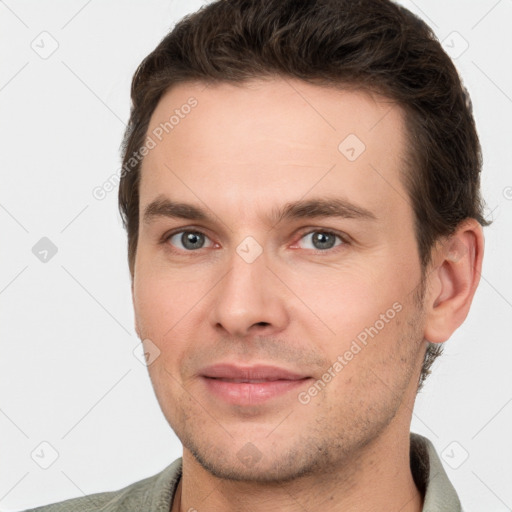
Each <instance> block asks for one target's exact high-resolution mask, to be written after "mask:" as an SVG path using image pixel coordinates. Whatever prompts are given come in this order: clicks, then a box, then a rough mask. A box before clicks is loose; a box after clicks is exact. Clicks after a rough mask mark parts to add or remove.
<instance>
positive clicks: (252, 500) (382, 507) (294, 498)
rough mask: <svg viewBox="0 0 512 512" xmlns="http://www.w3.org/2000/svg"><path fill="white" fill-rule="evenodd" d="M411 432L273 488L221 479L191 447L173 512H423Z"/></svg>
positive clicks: (388, 436) (390, 434)
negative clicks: (412, 460) (413, 465)
mask: <svg viewBox="0 0 512 512" xmlns="http://www.w3.org/2000/svg"><path fill="white" fill-rule="evenodd" d="M409 448H410V439H409V431H408V430H407V431H405V432H404V435H402V436H397V435H396V431H395V430H394V429H390V431H388V432H387V433H383V434H382V435H381V436H379V438H377V439H376V440H374V442H372V443H370V444H368V445H367V446H366V447H364V448H363V449H361V450H360V451H359V452H358V454H357V458H356V459H355V458H354V459H352V460H347V461H343V463H341V464H340V465H339V466H338V467H336V468H331V469H330V470H329V471H326V472H324V473H322V474H315V475H310V476H305V477H301V478H297V479H296V480H293V481H290V482H286V483H278V482H276V483H275V484H268V483H265V484H263V483H255V482H239V481H228V480H223V479H219V478H217V477H215V476H213V475H212V474H211V473H209V472H208V471H206V470H205V469H204V468H203V467H202V466H201V465H200V464H199V463H198V462H197V460H196V459H195V458H194V457H193V455H192V454H191V453H190V452H189V451H188V450H186V449H184V452H183V468H182V478H181V480H180V483H179V485H178V488H177V490H176V495H175V496H176V498H175V500H174V504H173V507H172V510H171V512H189V511H201V510H208V511H209V512H217V511H218V512H221V511H222V512H242V511H245V510H251V511H254V512H260V511H261V512H263V511H265V512H266V511H267V510H268V509H269V504H271V505H272V509H274V510H280V511H283V512H299V511H300V512H303V511H304V510H322V511H323V512H338V511H342V510H343V511H344V512H351V511H354V512H355V511H358V512H360V511H362V510H364V511H365V512H377V511H378V512H387V511H389V512H396V511H398V510H400V512H420V511H421V510H422V506H423V496H422V495H421V494H420V492H419V491H418V489H417V488H416V486H415V484H414V480H413V477H412V473H411V469H410V455H409Z"/></svg>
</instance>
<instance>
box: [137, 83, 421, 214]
mask: <svg viewBox="0 0 512 512" xmlns="http://www.w3.org/2000/svg"><path fill="white" fill-rule="evenodd" d="M147 135H148V137H150V138H151V139H152V140H153V142H154V148H153V149H152V150H151V151H150V152H149V154H147V156H145V157H144V160H143V163H142V176H141V186H140V198H141V199H140V208H141V210H142V209H143V208H144V206H145V205H146V206H147V204H148V203H149V202H150V201H151V200H154V198H155V197H156V196H157V195H162V194H163V195H168V196H173V197H174V198H176V197H177V196H179V197H180V198H181V199H182V198H187V199H188V200H189V201H190V202H193V203H195V204H198V202H200V201H202V202H203V203H206V204H207V205H208V204H209V203H210V202H215V201H217V202H218V201H219V198H222V205H216V206H217V208H218V207H219V206H222V207H226V208H227V207H228V206H233V207H234V208H236V209H237V211H239V212H240V214H241V215H245V214H248V212H249V211H250V210H251V207H252V205H255V206H257V210H258V211H260V210H261V205H264V204H266V203H268V202H272V203H274V204H282V203H285V202H287V201H292V200H297V199H299V198H300V197H305V196H306V195H307V194H309V193H310V194H312V195H315V196H318V195H322V194H323V195H325V194H328V195H330V196H332V195H335V196H340V197H342V198H343V199H350V200H351V201H352V202H353V203H356V204H359V205H361V206H362V207H363V208H367V209H369V210H370V209H371V210H373V211H378V210H379V209H386V208H387V209H395V210H400V209H401V210H402V214H403V213H404V212H406V210H409V211H408V212H407V213H409V214H410V211H411V210H410V205H409V204H408V197H407V193H406V191H405V190H404V187H403V184H402V180H401V178H400V170H401V169H403V168H404V165H405V164H404V155H405V153H406V147H407V146H406V144H407V143H406V134H405V122H404V114H403V111H402V109H401V108H400V107H399V106H398V105H396V104H395V103H393V102H392V101H391V100H389V99H387V98H384V97H382V96H378V95H372V94H370V93H368V92H365V91H362V90H348V89H347V90H339V89H333V88H326V87H320V86H316V85H312V84H308V83H305V82H302V81H299V80H292V79H273V80H254V81H251V82H248V83H244V84H238V85H232V84H228V83H220V84H214V85H209V86H206V85H205V84H202V83H187V84H180V85H178V86H174V87H173V88H172V89H171V90H169V91H168V92H167V93H166V94H165V95H164V96H163V97H162V98H161V100H160V102H159V104H158V105H157V108H156V109H155V111H154V113H153V115H152V117H151V120H150V124H149V128H148V132H147ZM198 200H200V201H198Z"/></svg>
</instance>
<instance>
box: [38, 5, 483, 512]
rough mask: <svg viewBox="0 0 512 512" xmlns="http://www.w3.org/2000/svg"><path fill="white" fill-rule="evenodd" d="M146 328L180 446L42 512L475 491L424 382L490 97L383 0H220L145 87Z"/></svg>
mask: <svg viewBox="0 0 512 512" xmlns="http://www.w3.org/2000/svg"><path fill="white" fill-rule="evenodd" d="M132 101H133V106H132V111H131V117H130V123H129V127H128V129H127V132H126V135H125V140H124V145H123V175H122V180H121V183H120V190H119V204H120V211H121V214H122V217H123V220H124V222H125V225H126V227H127V231H128V260H129V268H130V273H131V277H132V293H133V304H134V309H135V317H136V330H137V334H138V335H139V337H140V338H141V340H142V342H143V344H144V348H145V352H146V354H147V358H148V369H149V374H150V377H151V380H152V383H153V386H154V389H155V393H156V396H157V398H158V401H159V404H160V406H161V408H162V411H163V413H164V415H165V417H166V418H167V420H168V422H169V424H170V425H171V427H172V428H173V430H174V431H175V432H176V434H177V436H178V437H179V438H180V440H181V442H182V444H183V457H182V458H180V459H178V460H176V461H174V462H173V463H172V464H170V465H169V466H168V467H167V468H165V469H164V470H163V471H162V472H161V473H159V474H157V475H155V476H153V477H149V478H147V479H145V480H142V481H140V482H137V483H134V484H132V485H130V486H128V487H126V488H125V489H122V490H119V491H114V492H108V493H102V494H95V495H91V496H86V497H82V498H77V499H74V500H68V501H66V502H62V503H60V504H54V505H49V506H47V507H42V508H39V509H36V510H41V511H42V510H44V511H48V512H50V511H60V510H62V511H64V510H66V511H67V510H74V511H75V510H76V511H78V510H89V511H92V510H102V511H105V512H107V511H135V510H137V511H139V510H141V511H142V510H144V511H159V512H160V511H169V510H171V511H172V512H178V511H189V512H190V511H199V512H201V511H203V510H205V511H206V510H207V511H209V512H215V511H223V512H226V511H246V510H251V511H263V510H265V511H267V510H279V511H299V510H300V511H304V510H308V511H317V510H322V511H326V512H328V511H374V510H375V511H377V510H378V511H381V512H382V511H389V512H391V511H393V512H396V511H401V512H413V511H414V512H418V511H424V512H433V511H441V510H442V511H458V510H461V505H460V501H459V499H458V497H457V494H456V492H455V490H454V489H453V487H452V485H451V484H450V482H449V480H448V478H447V476H446V474H445V472H444V470H443V468H442V465H441V462H440V460H439V458H438V456H437V454H436V452H435V450H434V448H433V445H432V444H431V443H430V441H428V440H427V439H426V438H424V437H422V436H419V435H416V434H414V433H411V432H410V423H411V415H412V410H413V406H414V401H415V397H416V394H417V391H418V389H420V388H421V385H422V384H423V382H424V379H425V378H426V376H427V375H428V374H429V372H430V366H431V364H432V362H433V360H434V359H435V357H436V356H438V355H439V354H440V351H441V350H440V347H441V346H442V343H444V342H445V341H446V340H447V339H448V338H449V337H450V336H451V334H452V333H453V332H454V330H455V329H456V328H457V327H459V326H460V325H461V323H462V322H463V321H464V319H465V318H466V316H467V314H468V311H469V308H470V305H471V302H472V299H473V296H474V293H475V290H476V287H477V285H478V281H479V276H480V270H481V265H482V256H483V245H484V243H483V235H482V226H485V225H486V224H487V222H486V221H485V220H484V218H483V215H482V201H481V198H480V192H479V175H480V169H481V156H480V146H479V142H478V137H477V134H476V130H475V126H474V121H473V118H472V114H471V104H470V101H469V97H468V95H467V94H466V92H465V89H464V88H463V86H462V85H461V82H460V79H459V77H458V75H457V72H456V70H455V68H454V66H453V64H452V63H451V61H450V59H449V58H448V57H447V55H446V54H445V53H444V52H443V50H442V48H441V46H440V44H439V43H438V41H437V40H436V39H435V37H434V36H433V34H432V32H431V31H430V29H429V28H428V27H427V26H426V25H425V24H424V23H423V22H422V21H420V20H419V19H418V18H416V17H415V16H414V15H412V14H411V13H410V12H408V11H407V10H406V9H404V8H402V7H398V6H397V5H395V4H393V3H391V2H389V1H383V0H361V1H357V2H356V1H353V0H304V1H301V2H296V1H295V0H219V1H216V2H213V3H210V4H209V5H207V6H205V7H204V8H202V9H201V10H200V11H198V12H197V13H195V14H194V15H191V16H188V17H186V18H185V19H184V20H182V21H181V22H180V23H179V24H178V25H177V26H176V27H175V28H174V29H173V30H172V32H171V33H170V34H169V35H168V36H167V37H166V38H165V39H164V40H163V41H162V42H161V43H160V44H159V46H158V47H157V48H156V49H155V50H154V51H153V52H152V53H151V54H150V55H149V56H148V57H147V58H146V59H145V60H144V61H143V62H142V64H141V65H140V67H139V69H138V70H137V72H136V74H135V76H134V79H133V84H132Z"/></svg>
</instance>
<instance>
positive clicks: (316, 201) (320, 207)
mask: <svg viewBox="0 0 512 512" xmlns="http://www.w3.org/2000/svg"><path fill="white" fill-rule="evenodd" d="M318 217H339V218H344V219H360V220H373V221H375V220H377V217H376V215H375V214H374V213H373V212H371V211H370V210H368V209H366V208H363V207H361V206H358V205H355V204H353V203H351V202H350V201H347V200H345V199H341V198H325V197H322V198H313V199H308V200H304V199H302V200H298V201H293V202H289V203H285V204H284V205H283V206H280V207H275V208H273V209H272V210H271V214H270V216H269V221H270V222H271V223H273V224H278V223H279V222H281V221H283V220H288V221H290V220H296V219H308V218H318ZM157 218H178V219H187V220H194V221H209V222H212V223H213V222H214V220H215V216H214V215H211V214H210V213H209V212H208V211H207V210H206V209H203V208H202V207H199V206H195V205H193V204H189V203H183V202H179V201H173V200H171V199H169V198H167V197H164V196H159V197H158V198H156V199H155V200H154V201H152V202H151V203H150V204H148V205H147V206H146V208H145V209H144V214H143V221H144V223H145V224H151V223H152V222H153V221H154V220H155V219H157Z"/></svg>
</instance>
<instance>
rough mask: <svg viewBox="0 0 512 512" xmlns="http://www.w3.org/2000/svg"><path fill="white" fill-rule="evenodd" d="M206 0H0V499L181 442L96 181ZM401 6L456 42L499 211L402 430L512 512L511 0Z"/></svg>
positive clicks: (134, 462)
mask: <svg viewBox="0 0 512 512" xmlns="http://www.w3.org/2000/svg"><path fill="white" fill-rule="evenodd" d="M202 3H203V2H201V1H189V0H186V1H185V0H179V1H178V0H175V1H170V0H168V1H162V0H151V1H144V2H143V1H142V0H140V1H137V2H128V1H124V2H123V1H121V0H108V1H102V2H100V1H99V0H89V1H84V0H73V1H69V0H68V1H63V0H62V1H44V2H43V1H35V0H32V1H25V2H22V1H19V0H5V1H0V52H1V54H0V63H1V64H0V141H1V142H0V143H1V151H0V172H1V176H2V186H1V188H0V233H1V244H0V246H1V253H0V254H1V258H2V259H1V265H0V315H1V316H0V329H1V332H0V339H1V343H2V345H1V357H0V379H1V380H0V428H1V434H2V435H1V439H2V446H1V452H0V453H1V459H0V460H1V462H0V508H1V509H2V510H4V511H14V510H19V509H23V508H27V507H32V506H36V505H41V504H45V503H49V502H54V501H60V500H63V499H66V498H71V497H75V496H81V495H83V494H90V493H93V492H99V491H103V490H114V489H116V488H120V487H123V486H125V485H127V484H129V483H131V482H134V481H136V480H139V479H141V478H144V477H147V476H150V475H152V474H154V473H156V472H158V471H160V470H161V469H162V468H163V467H165V466H166V465H168V464H169V463H170V462H171V461H172V460H174V459H175V458H177V457H179V456H180V455H181V445H180V443H179V441H178V439H177V438H176V437H175V435H174V433H173V432H172V431H171V429H170V427H169V426H168V424H167V422H166V420H165V419H164V417H163V415H162V413H161V411H160V409H159V406H158V404H157V401H156V398H155V396H154V393H153V390H152V387H151V384H150V381H149V377H148V375H147V369H146V367H145V366H144V365H143V364H142V363H141V362H140V360H139V359H137V357H136V355H134V353H133V351H134V349H135V348H136V347H137V345H138V343H139V342H138V339H137V337H136V334H135V331H134V328H133V313H132V304H131V297H130V281H129V273H128V267H127V263H126V248H125V241H126V238H125V232H124V231H123V229H122V227H121V219H120V216H119V214H118V211H117V189H115V190H113V191H112V192H110V193H109V194H107V197H106V198H105V199H103V200H101V201H100V200H97V199H95V198H94V197H93V195H92V191H93V189H94V188H95V187H97V186H101V185H102V184H103V183H104V182H105V181H107V180H108V179H109V178H110V177H111V176H112V175H114V174H115V173H116V172H118V170H119V167H120V161H119V154H118V147H119V144H120V141H121V137H122V134H123V129H124V126H125V125H124V123H125V122H126V121H127V119H128V113H129V87H130V81H131V77H132V75H133V73H134V71H135V69H136V67H137V65H138V64H139V62H140V61H141V60H142V58H143V57H144V56H146V55H147V53H149V52H150V51H151V50H152V49H153V48H154V47H155V46H156V44H157V43H158V42H159V41H160V40H161V39H162V37H163V36H164V35H165V34H166V32H167V31H168V30H169V29H170V28H171V27H172V25H173V24H174V23H175V22H176V21H177V20H178V19H180V18H181V17H182V16H183V15H184V14H185V13H187V12H189V11H193V10H196V9H197V8H198V7H199V6H200V5H202ZM403 4H404V5H405V6H407V7H408V8H410V9H411V10H412V11H414V12H416V13H418V14H419V15H420V16H421V17H423V18H424V19H425V20H426V21H427V22H428V23H429V24H430V25H431V26H432V28H433V29H434V30H435V32H436V34H437V35H438V37H439V38H440V39H441V40H444V41H445V45H446V48H447V49H448V51H450V52H451V54H452V55H453V56H454V57H456V60H455V62H456V65H457V67H458V69H459V70H460V72H461V75H462V77H463V79H464V82H465V84H466V86H467V87H468V89H469V91H470V93H471V95H472V99H473V104H474V109H475V116H476V121H477V125H478V129H479V133H480V137H481V142H482V145H483V150H484V159H485V166H484V174H483V192H484V195H485V198H486V200H487V204H488V207H489V209H488V215H489V216H491V217H492V218H493V219H494V225H493V226H492V227H490V228H487V229H486V255H485V261H484V269H483V272H482V280H481V284H480V288H479V290H478V292H477V295H476V298H475V301H474V305H473V308H472V310H471V313H470V315H469V317H468V319H467V321H466V322H465V324H464V325H463V327H461V328H460V329H459V330H458V331H457V332H456V333H455V335H454V336H453V337H452V339H451V340H450V341H449V342H448V343H447V345H446V348H445V354H444V356H443V357H442V359H441V360H439V361H438V362H437V364H436V365H435V369H434V374H433V375H432V376H431V377H430V380H429V381H428V383H427V384H426V386H425V388H424V391H423V392H422V393H421V394H420V396H419V397H418V400H417V405H416V408H415V410H414V416H413V425H412V430H413V431H416V432H418V433H421V434H423V435H426V436H428V437H429V438H430V439H431V440H432V441H433V443H434V445H435V446H436V448H437V449H438V451H439V453H443V463H444V465H445V468H446V470H447V472H448V475H449V477H450V478H451V480H452V482H453V484H454V485H455V487H456V489H457V490H458V492H459V494H460V496H461V499H462V501H463V505H464V506H465V509H466V511H467V512H472V511H473V512H476V511H482V510H485V511H486V512H488V511H497V512H498V511H499V512H501V511H506V510H512V487H511V485H510V483H511V482H512V436H511V430H512V429H511V424H512V383H511V360H512V359H511V356H512V343H511V341H512V340H511V334H510V327H511V318H512V314H511V313H512V272H511V267H510V261H511V255H512V248H511V241H510V234H511V229H510V227H511V226H512V222H511V221H512V188H511V187H512V173H511V163H512V158H511V156H510V155H511V152H510V149H511V145H512V130H511V128H510V119H511V116H512V70H511V65H510V58H511V53H512V31H511V29H510V25H511V21H512V1H511V0H501V1H496V0H485V1H483V0H482V1H472V2H470V1H467V0H456V1H454V0H451V1H449V2H446V1H444V0H435V1H433V0H415V1H414V2H413V1H405V0H404V1H403ZM42 32H47V33H43V34H42V35H41V33H42ZM454 32H455V33H454ZM56 44H58V48H57V49H56V50H55V52H54V53H53V54H52V55H49V56H48V55H47V54H48V53H49V52H50V51H51V50H52V49H53V47H54V46H56ZM466 45H469V46H468V48H467V49H466ZM42 57H46V58H42ZM491 211H492V214H491ZM42 237H48V238H49V239H50V240H51V241H52V242H53V243H54V244H55V246H56V247H57V249H58V252H57V253H56V254H55V255H54V256H53V257H51V258H50V257H49V256H50V255H48V260H49V261H47V262H46V263H45V262H42V261H40V260H39V259H38V258H37V257H36V256H35V255H34V254H33V252H32V248H33V246H34V245H35V244H36V243H37V242H38V241H39V240H40V239H41V238H42ZM137 353H139V354H140V352H137V351H136V354H137ZM43 442H44V443H49V445H48V444H43V445H41V443H43ZM50 445H51V446H50ZM53 450H55V451H56V452H57V453H58V457H57V458H56V460H55V461H54V462H53V464H51V465H50V466H49V467H48V468H47V469H43V468H42V467H41V465H43V466H44V465H48V464H50V463H51V462H52V461H53V458H55V454H54V451H53ZM466 457H467V459H466ZM455 467H457V468H456V469H454V468H455Z"/></svg>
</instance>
